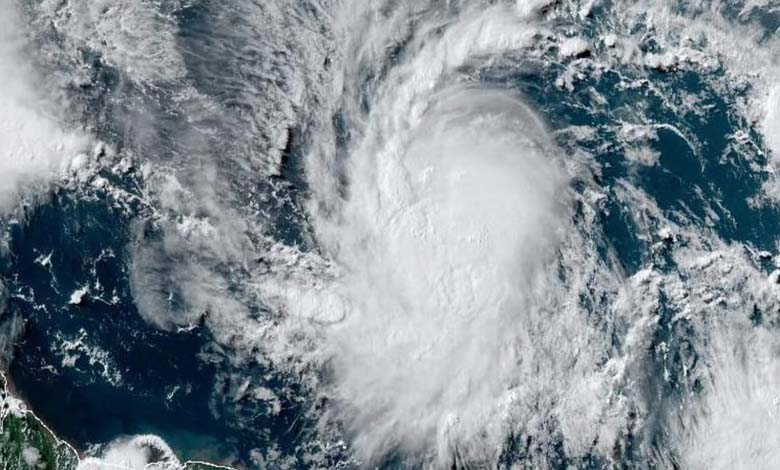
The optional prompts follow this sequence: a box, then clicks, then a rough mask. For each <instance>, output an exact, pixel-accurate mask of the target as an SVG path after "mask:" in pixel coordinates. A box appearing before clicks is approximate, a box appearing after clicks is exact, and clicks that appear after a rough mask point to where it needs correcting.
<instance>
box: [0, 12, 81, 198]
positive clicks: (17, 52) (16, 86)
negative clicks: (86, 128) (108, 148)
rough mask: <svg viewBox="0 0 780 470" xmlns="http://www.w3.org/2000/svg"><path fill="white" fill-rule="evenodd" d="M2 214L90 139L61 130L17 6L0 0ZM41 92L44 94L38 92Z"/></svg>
mask: <svg viewBox="0 0 780 470" xmlns="http://www.w3.org/2000/svg"><path fill="white" fill-rule="evenodd" d="M0 9H2V11H3V14H2V15H0V76H2V77H3V86H2V88H1V89H0V213H2V212H6V211H8V210H10V209H11V208H12V207H13V205H14V204H15V202H16V201H17V200H18V199H17V198H18V197H19V196H20V194H22V193H23V192H24V191H26V190H29V189H30V187H31V186H37V185H45V184H46V183H48V182H50V181H51V180H52V179H53V178H55V177H57V176H58V175H59V173H60V172H67V171H69V166H70V162H71V160H72V159H73V158H74V157H76V156H77V155H78V154H79V153H80V152H83V151H84V150H85V149H86V147H87V145H88V140H87V138H86V137H85V136H83V135H81V134H80V133H78V132H71V131H67V130H64V129H63V128H62V125H61V124H60V122H59V120H58V119H57V117H56V116H57V113H58V112H59V111H60V110H59V109H57V106H56V104H55V105H54V106H52V105H51V103H47V102H46V97H47V93H46V92H45V89H46V87H47V86H49V85H50V84H49V83H47V81H46V80H45V79H44V78H43V77H41V76H40V75H39V74H38V72H37V71H36V70H35V69H34V67H33V64H32V61H31V60H30V58H29V57H28V54H29V49H28V48H29V47H30V45H29V43H28V41H27V38H26V35H25V32H24V30H23V29H22V28H23V25H24V24H25V23H24V22H23V21H21V18H20V17H19V12H18V5H17V3H16V2H14V1H13V0H3V1H2V2H0ZM42 90H43V92H41V91H42Z"/></svg>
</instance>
